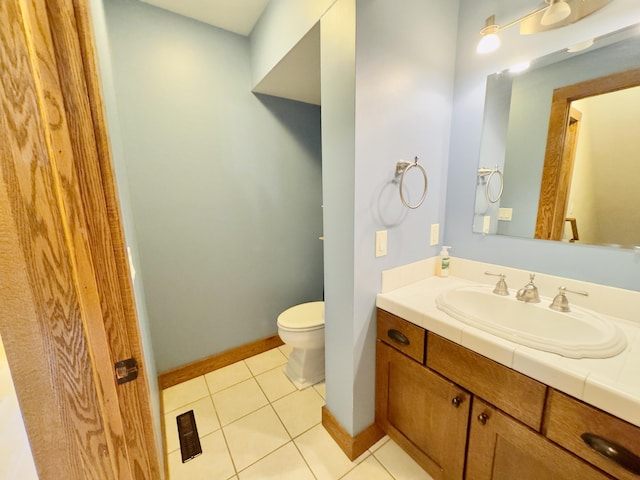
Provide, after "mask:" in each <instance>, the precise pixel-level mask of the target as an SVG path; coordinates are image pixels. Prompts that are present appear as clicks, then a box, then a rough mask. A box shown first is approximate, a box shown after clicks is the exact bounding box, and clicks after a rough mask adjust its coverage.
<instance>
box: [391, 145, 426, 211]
mask: <svg viewBox="0 0 640 480" xmlns="http://www.w3.org/2000/svg"><path fill="white" fill-rule="evenodd" d="M412 168H417V169H419V170H420V171H421V172H422V176H423V178H424V189H423V191H422V196H421V197H420V200H418V202H417V203H416V204H414V205H411V204H410V203H408V202H407V201H406V200H405V198H404V193H402V190H403V186H404V176H405V175H406V173H407V172H408V171H409V170H411V169H412ZM398 176H400V201H401V202H402V204H403V205H404V206H405V207H407V208H410V209H412V210H415V209H416V208H418V207H419V206H420V205H422V202H424V199H425V198H426V196H427V186H428V183H429V180H428V178H427V172H426V170H425V169H424V167H423V166H422V165H420V164H419V163H418V157H415V159H414V161H413V162H408V161H406V160H400V161H399V162H398V163H396V177H398Z"/></svg>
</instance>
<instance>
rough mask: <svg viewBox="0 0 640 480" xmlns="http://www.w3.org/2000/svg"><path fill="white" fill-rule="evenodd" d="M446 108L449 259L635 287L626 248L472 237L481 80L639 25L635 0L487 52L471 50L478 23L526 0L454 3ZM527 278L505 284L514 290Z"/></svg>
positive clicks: (508, 16) (511, 13)
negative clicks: (451, 84) (451, 80)
mask: <svg viewBox="0 0 640 480" xmlns="http://www.w3.org/2000/svg"><path fill="white" fill-rule="evenodd" d="M460 6H461V10H460V11H461V12H464V14H461V15H460V17H459V20H458V26H459V28H458V50H457V55H456V82H455V95H454V103H453V124H452V136H451V154H450V157H449V175H448V178H449V183H448V191H447V223H446V229H445V242H446V243H447V244H448V245H453V246H454V248H455V250H453V253H455V255H458V256H461V257H463V258H469V259H473V260H478V261H485V262H490V263H496V264H502V265H507V266H511V267H514V268H522V269H528V270H531V271H534V272H535V271H539V272H544V273H549V274H553V275H559V276H566V277H570V278H576V279H579V280H585V281H592V282H596V283H602V284H605V285H612V286H618V287H622V288H629V289H634V290H638V289H640V275H639V274H638V271H639V268H640V258H639V257H638V256H637V255H634V253H633V252H631V251H629V250H616V249H607V248H603V247H593V246H583V245H574V244H566V243H561V242H551V241H542V240H530V239H519V238H513V237H506V236H499V235H496V236H491V235H486V236H485V235H481V234H473V233H472V232H471V225H472V221H473V212H474V201H475V184H476V172H477V170H476V169H477V167H478V152H479V149H480V136H481V131H482V118H483V106H484V93H485V84H486V77H487V75H489V74H491V73H494V72H496V71H501V70H503V69H504V68H506V67H508V66H509V65H514V64H517V63H520V62H521V61H523V60H525V59H527V57H534V58H537V57H540V56H542V55H545V54H547V53H551V52H554V51H556V50H559V49H560V48H562V47H565V46H566V45H570V44H574V43H578V42H580V41H583V40H585V39H587V38H592V37H593V36H597V35H601V34H605V33H607V32H610V31H612V30H617V29H619V28H622V27H625V26H628V25H631V24H633V23H637V22H638V21H640V4H639V3H638V2H637V0H616V1H615V2H612V3H611V4H609V5H608V6H606V7H605V8H604V9H602V10H601V11H599V12H597V13H595V14H593V15H591V16H589V17H587V18H585V19H583V20H582V21H580V22H578V23H576V24H574V25H570V26H567V27H565V28H562V29H558V30H554V31H550V32H545V33H541V34H537V35H534V36H521V35H519V33H518V29H517V28H515V27H514V28H511V29H508V30H505V31H504V32H503V35H502V40H503V42H502V48H501V49H500V50H498V51H497V52H494V53H493V54H490V55H485V56H480V55H478V54H477V53H476V52H475V46H476V44H477V42H478V40H479V30H480V28H482V26H483V25H484V21H485V18H486V17H487V16H489V15H490V14H492V13H495V14H496V20H497V21H498V23H500V22H502V23H504V22H506V21H509V20H512V19H514V18H517V17H518V16H519V15H522V14H523V13H526V11H527V10H529V9H530V8H531V7H532V5H531V2H530V1H527V0H461V3H460ZM526 280H527V279H526V278H522V279H512V280H511V283H512V284H515V285H516V286H517V285H518V284H519V283H520V282H522V284H524V283H526Z"/></svg>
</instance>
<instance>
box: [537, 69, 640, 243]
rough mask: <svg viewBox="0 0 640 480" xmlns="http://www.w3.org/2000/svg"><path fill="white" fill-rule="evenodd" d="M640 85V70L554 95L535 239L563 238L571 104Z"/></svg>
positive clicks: (578, 85)
mask: <svg viewBox="0 0 640 480" xmlns="http://www.w3.org/2000/svg"><path fill="white" fill-rule="evenodd" d="M639 85H640V68H633V69H630V70H625V71H624V72H619V73H614V74H611V75H606V76H604V77H599V78H594V79H592V80H587V81H584V82H579V83H576V84H573V85H568V86H566V87H561V88H557V89H555V90H554V91H553V97H552V100H551V114H550V116H549V130H548V134H547V149H546V152H545V157H544V167H543V169H542V180H541V182H540V197H539V202H538V216H537V219H536V229H535V235H534V238H542V239H551V240H554V239H560V235H562V229H563V227H564V222H565V218H564V217H565V208H566V205H563V204H562V202H560V201H559V193H560V191H561V190H562V188H563V186H562V183H561V182H562V172H563V171H564V170H566V167H565V166H564V160H565V158H564V146H565V142H566V136H567V127H568V123H569V116H570V110H571V102H573V101H576V100H581V99H583V98H587V97H593V96H595V95H600V94H603V93H611V92H616V91H618V90H624V89H626V88H632V87H637V86H639Z"/></svg>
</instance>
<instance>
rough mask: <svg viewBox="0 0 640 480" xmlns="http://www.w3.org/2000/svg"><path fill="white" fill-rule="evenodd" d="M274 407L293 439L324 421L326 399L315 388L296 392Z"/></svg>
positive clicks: (276, 402) (276, 403) (274, 403)
mask: <svg viewBox="0 0 640 480" xmlns="http://www.w3.org/2000/svg"><path fill="white" fill-rule="evenodd" d="M272 405H273V408H274V409H275V411H276V413H277V414H278V416H279V417H280V420H282V423H283V424H284V426H285V428H286V429H287V431H288V432H289V435H291V437H292V438H295V437H297V436H298V435H300V434H301V433H303V432H306V431H307V430H309V429H310V428H311V427H313V426H314V425H318V424H319V423H320V422H321V421H322V406H323V405H324V399H323V398H322V397H321V396H320V394H319V393H318V392H316V391H315V390H314V389H313V388H307V389H305V390H296V391H295V392H293V393H290V394H289V395H287V396H286V397H284V398H281V399H280V400H277V401H275V402H273V403H272Z"/></svg>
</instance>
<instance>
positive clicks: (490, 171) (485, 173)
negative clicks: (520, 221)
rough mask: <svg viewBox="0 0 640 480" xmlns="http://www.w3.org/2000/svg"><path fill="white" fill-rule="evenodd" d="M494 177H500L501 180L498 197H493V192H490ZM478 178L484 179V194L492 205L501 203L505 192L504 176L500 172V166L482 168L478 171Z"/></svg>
mask: <svg viewBox="0 0 640 480" xmlns="http://www.w3.org/2000/svg"><path fill="white" fill-rule="evenodd" d="M494 175H498V178H499V179H500V191H499V192H498V195H496V196H495V197H492V196H491V192H490V191H489V185H491V180H492V179H493V176H494ZM478 177H480V178H482V179H483V180H484V182H485V185H484V194H485V196H486V197H487V200H488V201H489V202H491V203H497V202H499V201H500V199H501V198H502V192H503V191H504V176H503V175H502V172H501V171H500V169H499V168H498V166H497V165H496V168H485V167H480V168H479V169H478ZM485 177H487V178H486V179H485Z"/></svg>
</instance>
